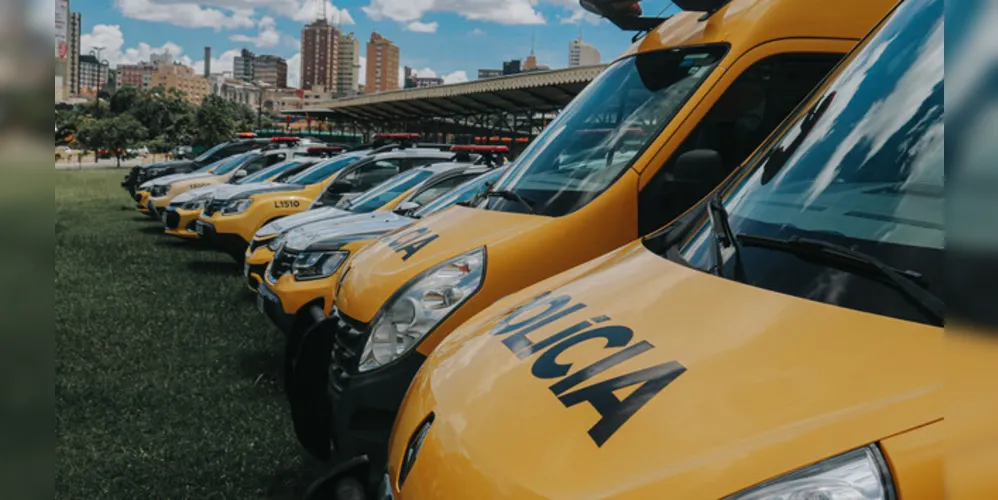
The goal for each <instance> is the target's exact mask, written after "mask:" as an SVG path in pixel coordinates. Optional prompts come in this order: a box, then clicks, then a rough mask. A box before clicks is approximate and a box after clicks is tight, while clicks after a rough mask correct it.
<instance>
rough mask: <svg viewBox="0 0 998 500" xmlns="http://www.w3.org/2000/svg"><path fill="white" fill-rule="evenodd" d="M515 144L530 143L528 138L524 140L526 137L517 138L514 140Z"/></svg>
mask: <svg viewBox="0 0 998 500" xmlns="http://www.w3.org/2000/svg"><path fill="white" fill-rule="evenodd" d="M516 142H519V143H527V142H530V139H528V138H526V137H517V138H516Z"/></svg>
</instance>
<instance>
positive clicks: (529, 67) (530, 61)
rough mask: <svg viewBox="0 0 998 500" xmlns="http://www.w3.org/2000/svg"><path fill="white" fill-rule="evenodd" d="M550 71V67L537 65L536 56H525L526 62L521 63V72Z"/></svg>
mask: <svg viewBox="0 0 998 500" xmlns="http://www.w3.org/2000/svg"><path fill="white" fill-rule="evenodd" d="M549 69H551V67H550V66H545V65H543V64H537V56H535V55H534V54H530V55H529V56H527V60H526V61H524V62H523V72H524V73H526V72H528V71H547V70H549Z"/></svg>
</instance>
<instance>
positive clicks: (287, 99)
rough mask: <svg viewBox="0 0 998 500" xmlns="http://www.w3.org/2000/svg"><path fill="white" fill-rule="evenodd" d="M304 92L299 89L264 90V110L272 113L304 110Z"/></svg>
mask: <svg viewBox="0 0 998 500" xmlns="http://www.w3.org/2000/svg"><path fill="white" fill-rule="evenodd" d="M303 97H304V91H301V90H298V89H277V88H265V89H263V109H264V110H265V111H269V112H272V113H280V112H281V111H284V110H290V109H302V108H304V107H305V106H304V102H303Z"/></svg>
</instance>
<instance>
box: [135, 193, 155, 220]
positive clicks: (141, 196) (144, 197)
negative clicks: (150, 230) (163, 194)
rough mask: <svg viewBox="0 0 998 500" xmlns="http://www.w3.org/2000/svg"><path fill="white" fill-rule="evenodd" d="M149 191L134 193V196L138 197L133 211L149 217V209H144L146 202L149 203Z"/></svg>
mask: <svg viewBox="0 0 998 500" xmlns="http://www.w3.org/2000/svg"><path fill="white" fill-rule="evenodd" d="M150 194H151V193H150V192H149V191H136V192H135V195H136V196H138V201H136V202H135V209H136V210H138V211H139V212H142V213H143V214H146V215H149V208H147V207H146V202H148V201H149V195H150Z"/></svg>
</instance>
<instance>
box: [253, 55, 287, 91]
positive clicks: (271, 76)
mask: <svg viewBox="0 0 998 500" xmlns="http://www.w3.org/2000/svg"><path fill="white" fill-rule="evenodd" d="M253 81H254V82H263V83H264V84H266V85H268V86H271V87H276V88H279V89H283V88H287V86H288V61H286V60H285V59H284V58H283V57H278V56H269V55H261V56H256V62H255V63H254V74H253Z"/></svg>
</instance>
